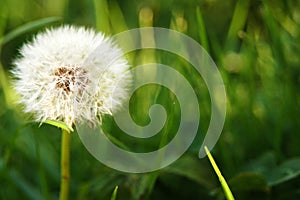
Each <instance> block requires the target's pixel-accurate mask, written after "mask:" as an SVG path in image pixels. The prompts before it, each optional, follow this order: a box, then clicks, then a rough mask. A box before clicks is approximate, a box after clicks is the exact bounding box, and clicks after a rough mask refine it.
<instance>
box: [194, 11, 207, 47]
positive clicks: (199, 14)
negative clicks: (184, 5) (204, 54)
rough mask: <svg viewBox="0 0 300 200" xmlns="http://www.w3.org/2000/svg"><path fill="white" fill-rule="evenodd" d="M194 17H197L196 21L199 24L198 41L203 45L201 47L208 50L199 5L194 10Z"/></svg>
mask: <svg viewBox="0 0 300 200" xmlns="http://www.w3.org/2000/svg"><path fill="white" fill-rule="evenodd" d="M196 17H197V22H198V25H199V37H200V43H201V45H202V46H203V48H204V49H205V50H206V51H208V52H209V45H208V39H207V34H206V28H205V24H204V20H203V17H202V13H201V10H200V8H199V7H197V10H196Z"/></svg>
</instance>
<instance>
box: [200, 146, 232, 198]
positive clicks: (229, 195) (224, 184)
mask: <svg viewBox="0 0 300 200" xmlns="http://www.w3.org/2000/svg"><path fill="white" fill-rule="evenodd" d="M204 149H205V152H206V154H207V156H208V159H209V161H210V163H211V165H212V167H213V168H214V170H215V172H216V174H217V176H218V178H219V180H220V183H221V185H222V188H223V190H224V193H225V196H226V198H227V199H228V200H234V197H233V195H232V193H231V191H230V188H229V186H228V184H227V182H226V180H225V178H224V177H223V176H222V174H221V171H220V170H219V168H218V166H217V164H216V162H215V160H214V158H213V157H212V155H211V154H210V152H209V150H208V148H207V147H206V146H205V147H204Z"/></svg>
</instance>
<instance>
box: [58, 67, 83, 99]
mask: <svg viewBox="0 0 300 200" xmlns="http://www.w3.org/2000/svg"><path fill="white" fill-rule="evenodd" d="M54 76H55V80H54V81H55V88H57V89H62V90H63V91H64V92H65V93H66V94H70V93H72V92H74V91H75V90H78V89H79V91H82V90H83V89H84V87H85V85H86V83H87V82H88V80H87V71H86V70H84V69H82V68H79V67H69V66H66V67H59V68H57V69H56V71H55V72H54Z"/></svg>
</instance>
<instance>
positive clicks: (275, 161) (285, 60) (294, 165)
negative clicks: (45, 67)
mask: <svg viewBox="0 0 300 200" xmlns="http://www.w3.org/2000/svg"><path fill="white" fill-rule="evenodd" d="M299 8H300V1H299V0H289V1H284V0H269V1H268V0H251V1H250V0H227V1H222V0H185V1H182V0H181V1H180V0H161V1H158V0H156V1H155V0H144V1H134V0H131V1H129V0H108V1H105V0H94V1H91V0H87V1H83V0H82V1H80V0H73V1H72V0H23V1H19V0H0V38H1V39H0V53H1V54H0V55H1V64H0V199H57V198H58V193H59V182H60V177H59V174H60V169H59V161H60V130H59V129H58V128H56V127H52V126H50V125H42V126H39V124H38V123H32V122H31V121H30V118H28V116H26V115H25V114H22V111H21V109H20V107H18V106H16V105H15V104H14V101H15V100H16V97H15V94H14V92H13V90H12V89H11V81H12V79H13V78H12V77H11V74H10V72H9V70H10V69H11V68H12V67H13V66H12V65H11V62H12V60H13V59H14V58H16V57H17V56H18V49H19V48H20V47H21V46H22V44H23V43H24V42H27V41H30V40H31V39H32V37H33V35H34V34H36V33H37V32H38V31H41V30H44V29H45V28H46V27H51V26H58V25H61V24H73V25H80V26H86V27H93V28H95V29H97V30H98V31H102V32H104V33H106V34H108V35H113V34H116V33H118V32H121V31H124V30H128V29H132V28H138V27H144V26H157V27H165V28H171V29H174V30H176V31H179V32H182V33H184V34H186V35H188V36H190V37H192V38H193V39H194V40H196V41H198V42H199V43H200V44H201V45H202V46H203V47H204V48H205V49H206V50H207V51H208V53H209V54H210V55H211V57H212V58H213V59H214V61H215V62H216V64H217V66H218V68H219V70H220V72H221V74H222V77H223V79H224V82H225V86H226V91H227V116H226V122H225V126H224V130H223V133H222V135H221V137H220V140H219V141H218V143H217V145H216V146H215V148H214V149H213V151H212V153H213V155H214V157H215V159H216V161H217V164H218V165H219V167H220V169H221V171H222V172H223V175H224V176H225V178H226V179H227V180H228V182H229V186H230V188H231V189H232V192H233V194H234V196H235V197H236V199H300V135H299V134H300V119H299V113H300V93H299V91H300V84H299V83H300V9H299ZM130 58H132V59H131V61H130V62H131V64H132V65H133V66H134V65H136V64H139V63H144V62H149V61H159V62H162V63H164V64H168V65H170V66H173V67H174V68H176V69H177V70H179V71H180V72H181V73H182V74H183V75H185V76H186V77H188V78H189V81H190V82H191V83H192V84H193V85H194V87H195V88H196V89H195V90H196V91H197V94H198V97H199V104H200V109H201V124H200V129H199V134H198V136H197V138H196V140H195V142H194V144H193V145H192V146H191V148H190V149H189V151H188V152H187V153H186V154H185V155H184V156H182V157H181V158H180V159H179V160H177V161H176V162H175V163H173V164H172V165H171V166H169V167H167V168H165V169H162V170H160V171H156V172H153V173H148V174H127V173H121V172H118V171H115V170H113V169H110V168H108V167H106V166H104V165H102V164H101V163H100V162H98V161H97V160H96V159H94V158H93V157H92V156H91V155H90V154H89V153H88V152H87V150H86V149H85V147H84V146H83V145H82V144H81V142H80V140H79V138H78V135H77V133H76V132H75V133H72V149H71V154H72V155H71V193H70V199H110V196H111V193H112V191H113V189H114V187H115V186H116V185H118V186H119V190H118V197H117V199H224V195H223V192H222V190H221V188H220V184H219V182H218V179H217V177H216V175H215V174H214V172H213V169H212V167H211V166H210V164H209V162H208V160H207V158H203V159H201V160H200V159H198V156H197V153H198V149H199V147H200V145H201V141H202V140H201V139H202V138H203V137H204V134H205V131H206V130H207V126H208V124H209V120H210V99H209V95H208V92H207V89H206V86H205V84H204V82H203V80H202V79H201V77H199V76H197V75H195V71H193V70H192V69H190V68H191V66H189V64H188V63H186V62H185V61H184V60H182V59H180V58H177V57H176V56H175V57H174V55H170V54H169V53H166V52H162V51H153V50H147V51H146V50H144V51H139V52H136V53H134V54H133V55H132V56H131V57H130ZM170 101H172V102H175V106H173V105H172V104H170V103H168V102H170ZM131 102H132V105H133V106H132V110H131V113H132V116H133V118H134V119H135V120H136V121H137V123H140V124H146V123H147V122H148V121H149V119H148V118H147V113H148V108H149V106H150V105H152V104H153V103H161V104H162V105H164V106H165V107H166V110H167V111H168V114H169V116H170V117H169V118H168V122H167V124H166V126H165V128H164V129H163V130H162V131H161V132H160V134H159V135H158V136H156V137H155V138H151V140H150V141H140V140H134V139H133V138H130V137H124V134H122V132H121V131H120V130H119V129H118V127H116V125H115V124H114V123H113V120H112V119H111V117H109V116H106V117H105V119H104V121H105V128H106V130H107V134H108V135H111V138H113V139H114V141H115V142H116V143H118V142H120V143H122V144H123V145H124V146H126V147H127V148H129V149H130V148H131V149H133V148H134V150H136V151H141V152H142V151H149V150H153V149H157V147H159V146H161V145H164V144H165V143H167V142H168V141H170V139H172V136H173V135H172V133H173V132H174V130H176V129H177V128H178V127H177V125H176V124H177V123H176V122H174V121H173V120H175V121H176V120H178V113H179V109H178V104H177V103H176V98H175V97H174V96H173V95H172V94H171V93H170V92H169V91H168V90H167V89H166V88H163V87H158V86H153V85H150V86H145V87H144V88H141V89H140V90H138V91H137V92H136V93H135V95H134V96H133V98H132V101H131ZM162 138H163V142H161V140H162Z"/></svg>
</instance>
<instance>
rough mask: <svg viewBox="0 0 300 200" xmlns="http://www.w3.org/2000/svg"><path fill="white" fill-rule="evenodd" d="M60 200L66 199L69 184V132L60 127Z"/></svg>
mask: <svg viewBox="0 0 300 200" xmlns="http://www.w3.org/2000/svg"><path fill="white" fill-rule="evenodd" d="M61 138H62V141H61V160H60V167H61V182H60V194H59V199H60V200H67V199H68V196H69V185H70V133H69V132H68V131H66V130H64V129H62V136H61Z"/></svg>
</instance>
